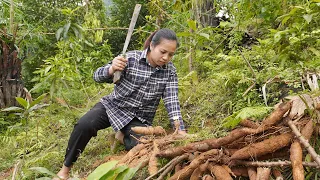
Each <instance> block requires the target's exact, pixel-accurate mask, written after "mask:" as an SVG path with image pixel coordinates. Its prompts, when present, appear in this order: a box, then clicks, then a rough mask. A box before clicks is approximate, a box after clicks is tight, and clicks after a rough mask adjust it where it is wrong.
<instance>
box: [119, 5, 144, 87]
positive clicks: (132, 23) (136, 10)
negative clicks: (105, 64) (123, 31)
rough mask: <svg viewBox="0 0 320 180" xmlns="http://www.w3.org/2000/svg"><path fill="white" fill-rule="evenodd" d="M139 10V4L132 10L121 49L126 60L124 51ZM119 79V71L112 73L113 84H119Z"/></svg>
mask: <svg viewBox="0 0 320 180" xmlns="http://www.w3.org/2000/svg"><path fill="white" fill-rule="evenodd" d="M140 9H141V4H136V6H135V8H134V11H133V15H132V18H131V22H130V26H129V29H128V33H127V37H126V41H125V42H124V46H123V49H122V56H123V57H124V58H126V57H125V55H126V51H127V48H128V45H129V42H130V39H131V35H132V32H133V29H134V26H135V24H136V22H137V19H138V15H139V12H140ZM120 77H121V71H116V72H114V74H113V83H114V84H117V83H118V82H119V80H120Z"/></svg>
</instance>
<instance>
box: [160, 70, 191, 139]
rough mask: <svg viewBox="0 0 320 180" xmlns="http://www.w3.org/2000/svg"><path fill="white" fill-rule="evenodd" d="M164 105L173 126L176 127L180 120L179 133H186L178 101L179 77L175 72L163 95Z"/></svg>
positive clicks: (171, 75)
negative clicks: (175, 124)
mask: <svg viewBox="0 0 320 180" xmlns="http://www.w3.org/2000/svg"><path fill="white" fill-rule="evenodd" d="M163 101H164V105H165V107H166V109H167V111H168V115H169V118H170V123H171V126H172V127H174V121H175V120H179V123H180V126H179V133H181V134H183V133H186V129H185V126H184V122H183V120H182V116H181V110H180V103H179V99H178V77H177V73H176V72H175V71H172V72H171V74H170V77H169V80H168V83H167V85H166V88H165V91H164V93H163Z"/></svg>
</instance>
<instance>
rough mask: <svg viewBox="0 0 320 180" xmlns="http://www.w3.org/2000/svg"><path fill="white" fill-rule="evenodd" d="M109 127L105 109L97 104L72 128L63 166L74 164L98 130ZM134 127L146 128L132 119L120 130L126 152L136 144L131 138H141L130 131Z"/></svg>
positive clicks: (135, 119) (100, 104)
mask: <svg viewBox="0 0 320 180" xmlns="http://www.w3.org/2000/svg"><path fill="white" fill-rule="evenodd" d="M110 126H111V124H110V122H109V119H108V116H107V113H106V109H105V107H104V106H103V105H102V103H100V102H99V103H97V104H96V105H95V106H94V107H93V108H92V109H90V111H88V112H87V113H86V114H85V115H84V116H82V117H81V118H80V119H79V121H78V122H77V124H76V125H75V126H74V128H73V131H72V133H71V136H70V139H69V142H68V147H67V149H66V155H65V160H64V165H65V166H67V167H70V166H71V165H72V164H73V163H74V162H76V160H77V159H78V157H79V155H80V154H81V153H82V152H83V150H84V148H85V147H86V145H87V144H88V142H89V140H90V139H91V138H92V137H94V136H97V132H98V130H100V129H105V128H108V127H110ZM135 126H147V124H144V123H142V122H141V121H140V120H139V119H137V118H134V119H132V120H131V121H130V123H129V124H128V125H126V126H125V127H124V128H122V129H121V132H122V133H123V134H124V139H123V141H124V145H125V148H126V150H130V149H131V148H133V147H134V146H135V145H137V143H138V142H137V140H136V139H135V138H133V137H132V136H134V137H136V138H139V137H140V136H141V135H138V134H136V133H134V132H133V131H131V127H135Z"/></svg>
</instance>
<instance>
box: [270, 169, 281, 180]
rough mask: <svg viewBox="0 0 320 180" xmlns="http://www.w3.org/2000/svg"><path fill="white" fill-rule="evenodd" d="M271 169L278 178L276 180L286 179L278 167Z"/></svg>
mask: <svg viewBox="0 0 320 180" xmlns="http://www.w3.org/2000/svg"><path fill="white" fill-rule="evenodd" d="M271 171H272V174H273V176H274V177H275V178H276V180H283V179H284V178H283V176H282V174H281V172H280V171H279V170H278V169H274V168H273V169H272V170H271Z"/></svg>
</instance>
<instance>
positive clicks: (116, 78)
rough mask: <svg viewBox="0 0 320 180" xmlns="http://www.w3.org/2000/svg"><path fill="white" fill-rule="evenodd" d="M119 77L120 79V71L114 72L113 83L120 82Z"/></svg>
mask: <svg viewBox="0 0 320 180" xmlns="http://www.w3.org/2000/svg"><path fill="white" fill-rule="evenodd" d="M120 77H121V71H116V72H114V74H113V83H114V84H117V83H118V82H119V80H120Z"/></svg>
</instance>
